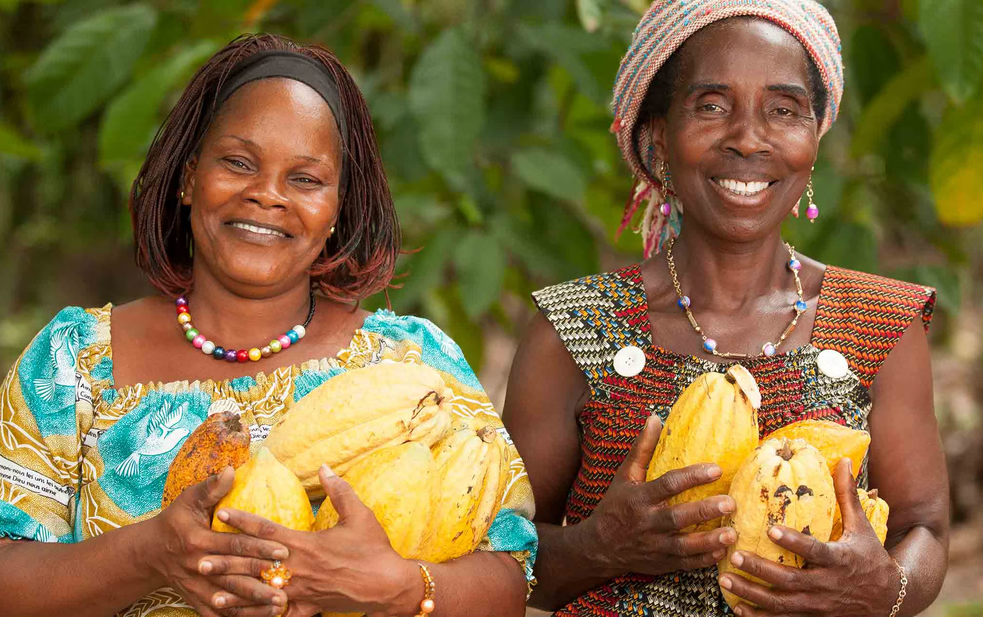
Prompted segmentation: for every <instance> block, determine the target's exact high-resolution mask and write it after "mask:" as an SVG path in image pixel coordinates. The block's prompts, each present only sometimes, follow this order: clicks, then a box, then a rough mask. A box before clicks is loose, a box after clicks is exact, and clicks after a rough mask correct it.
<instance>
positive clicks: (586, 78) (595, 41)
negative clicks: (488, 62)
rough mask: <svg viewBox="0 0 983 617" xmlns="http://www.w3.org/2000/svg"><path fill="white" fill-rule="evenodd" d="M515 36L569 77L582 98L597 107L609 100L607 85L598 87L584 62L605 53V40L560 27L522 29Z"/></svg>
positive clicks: (573, 29)
mask: <svg viewBox="0 0 983 617" xmlns="http://www.w3.org/2000/svg"><path fill="white" fill-rule="evenodd" d="M518 32H519V36H520V37H521V39H522V41H523V42H524V43H525V44H526V45H528V46H529V47H531V48H532V49H535V50H537V51H539V52H540V53H542V54H543V55H545V56H546V57H548V58H550V59H552V60H553V61H554V62H556V63H557V64H558V65H560V66H561V67H563V68H564V69H565V70H566V71H567V72H568V73H570V76H571V77H572V78H573V80H574V81H575V82H576V83H577V87H578V88H579V89H580V91H581V92H582V93H583V94H584V95H585V96H587V97H588V98H590V99H591V100H593V101H595V102H597V103H600V104H604V103H606V102H607V100H608V97H609V96H610V91H609V88H608V84H602V83H601V81H600V80H599V79H598V77H597V76H596V75H595V74H594V72H593V71H592V70H591V67H590V65H589V63H588V62H587V57H588V56H590V55H592V54H596V53H601V52H603V51H604V50H605V48H606V47H607V46H606V45H605V44H604V39H602V38H600V37H598V36H596V35H592V34H590V33H588V32H584V31H583V30H582V29H580V28H572V27H569V26H561V25H559V24H546V25H543V26H528V25H523V26H521V27H520V28H519V31H518ZM612 68H613V67H612Z"/></svg>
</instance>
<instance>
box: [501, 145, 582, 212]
mask: <svg viewBox="0 0 983 617" xmlns="http://www.w3.org/2000/svg"><path fill="white" fill-rule="evenodd" d="M512 168H513V169H514V170H515V173H516V174H517V175H518V176H519V177H520V178H522V181H523V182H525V183H526V184H527V185H528V186H530V187H532V188H534V189H536V190H538V191H542V192H544V193H546V194H547V195H552V196H553V197H557V198H559V199H565V200H567V201H579V200H580V199H583V197H584V193H585V192H586V191H587V180H586V179H585V177H584V173H583V171H581V170H580V169H579V168H578V167H577V165H576V164H575V163H574V162H572V161H571V160H570V159H569V158H567V157H566V156H564V155H563V154H562V153H560V152H557V151H555V150H548V149H546V148H539V147H533V148H525V149H522V150H519V151H517V152H515V154H513V155H512Z"/></svg>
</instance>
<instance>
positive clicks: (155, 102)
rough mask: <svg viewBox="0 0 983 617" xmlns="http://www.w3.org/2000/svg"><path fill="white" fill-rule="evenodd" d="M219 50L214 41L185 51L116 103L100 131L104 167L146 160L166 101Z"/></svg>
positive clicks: (155, 69) (108, 112) (135, 85)
mask: <svg viewBox="0 0 983 617" xmlns="http://www.w3.org/2000/svg"><path fill="white" fill-rule="evenodd" d="M218 47H219V45H218V43H215V42H213V41H199V42H197V43H195V44H193V45H191V46H189V47H186V48H184V49H182V50H181V51H180V52H178V53H177V54H176V55H175V56H173V57H172V58H169V59H168V60H166V61H165V62H164V63H163V64H161V65H159V66H157V67H156V68H154V69H153V70H152V71H150V72H149V73H147V74H146V75H144V76H143V77H142V78H140V79H139V80H138V81H136V82H135V83H134V84H133V85H131V86H130V87H129V88H127V89H126V90H125V91H124V92H123V93H122V94H121V95H120V96H118V97H117V98H116V99H115V100H113V102H112V103H110V105H109V107H108V108H107V109H106V113H105V114H104V115H103V119H102V127H101V128H100V130H99V162H100V164H102V165H103V166H105V165H109V164H112V163H114V162H124V161H130V160H133V159H137V158H142V157H143V155H144V154H145V152H146V147H147V145H148V144H149V143H150V140H151V139H152V138H153V136H154V133H155V132H156V131H157V127H158V125H159V124H160V121H159V118H158V112H159V111H160V107H161V104H162V103H163V101H164V98H165V97H166V96H167V94H168V93H169V92H170V91H171V90H173V89H174V88H175V87H177V86H180V85H183V84H184V82H185V81H186V80H187V79H188V77H189V76H190V75H191V73H192V72H194V70H195V69H196V68H197V67H198V65H199V64H201V63H202V62H204V61H205V60H206V59H207V58H208V57H209V56H211V55H212V54H213V53H215V51H216V50H217V49H218Z"/></svg>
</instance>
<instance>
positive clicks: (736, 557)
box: [730, 553, 744, 568]
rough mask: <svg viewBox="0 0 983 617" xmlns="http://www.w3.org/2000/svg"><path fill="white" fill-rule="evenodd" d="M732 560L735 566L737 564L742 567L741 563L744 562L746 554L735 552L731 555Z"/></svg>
mask: <svg viewBox="0 0 983 617" xmlns="http://www.w3.org/2000/svg"><path fill="white" fill-rule="evenodd" d="M730 562H731V563H732V564H734V565H735V566H737V567H738V568H740V567H741V564H743V563H744V555H741V554H740V553H734V554H733V555H731V556H730Z"/></svg>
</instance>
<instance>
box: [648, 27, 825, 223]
mask: <svg viewBox="0 0 983 617" xmlns="http://www.w3.org/2000/svg"><path fill="white" fill-rule="evenodd" d="M679 53H680V54H682V57H681V58H680V73H679V79H678V80H677V81H676V83H675V84H674V91H673V97H672V101H671V103H670V105H669V110H668V114H667V115H666V117H665V118H658V119H656V120H655V121H654V124H653V134H652V140H653V144H654V146H655V155H656V156H657V157H658V158H659V159H661V160H667V161H668V163H669V169H670V172H671V174H672V184H673V187H674V188H675V191H676V194H677V195H678V197H679V199H680V201H681V202H682V203H683V206H684V208H685V213H686V226H685V227H686V228H692V227H694V226H696V227H700V228H702V229H704V230H705V231H706V232H708V233H709V234H710V235H712V236H715V237H717V238H720V239H726V240H728V241H736V242H746V241H752V240H755V239H758V238H762V237H765V236H767V235H768V234H770V233H774V232H775V231H776V230H777V229H778V228H779V227H780V225H781V223H782V220H783V219H784V218H785V216H786V215H787V214H788V212H789V210H790V209H791V208H792V207H793V206H794V205H795V203H796V202H797V201H798V199H799V197H800V196H801V195H802V193H803V191H804V190H805V187H806V184H807V183H808V181H809V177H810V174H811V170H812V165H813V163H814V162H815V160H816V154H817V150H818V147H819V123H818V122H817V118H816V114H815V112H814V110H813V108H812V105H811V96H810V95H811V94H812V93H811V91H810V80H809V68H810V64H809V62H810V60H809V59H808V56H807V55H806V51H805V49H804V48H803V47H802V45H801V43H799V41H798V40H797V39H796V38H795V37H793V36H792V35H791V34H789V33H787V32H786V31H785V30H783V29H782V28H780V27H778V26H776V25H774V24H772V23H770V22H767V21H763V20H757V19H753V20H750V19H732V20H727V21H723V22H719V23H717V24H714V25H712V26H708V27H707V28H705V29H703V30H701V31H700V32H698V33H697V34H696V35H694V36H693V37H692V38H691V39H690V40H689V41H687V43H686V44H685V45H684V46H683V48H682V49H681V50H680V52H679Z"/></svg>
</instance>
